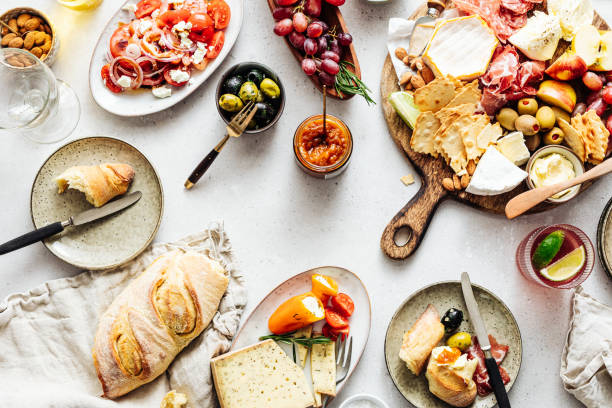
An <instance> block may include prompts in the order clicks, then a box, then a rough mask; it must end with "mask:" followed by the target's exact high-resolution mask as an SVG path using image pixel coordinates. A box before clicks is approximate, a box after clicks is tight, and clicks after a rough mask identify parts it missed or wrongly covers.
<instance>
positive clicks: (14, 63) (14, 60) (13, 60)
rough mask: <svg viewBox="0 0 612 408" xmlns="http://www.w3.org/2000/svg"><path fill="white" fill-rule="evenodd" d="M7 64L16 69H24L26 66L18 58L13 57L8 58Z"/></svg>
mask: <svg viewBox="0 0 612 408" xmlns="http://www.w3.org/2000/svg"><path fill="white" fill-rule="evenodd" d="M6 62H8V63H9V64H10V65H12V66H14V67H24V66H25V65H23V63H22V62H21V61H19V60H18V59H17V57H15V56H12V57H8V58H7V59H6Z"/></svg>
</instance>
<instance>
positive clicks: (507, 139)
mask: <svg viewBox="0 0 612 408" xmlns="http://www.w3.org/2000/svg"><path fill="white" fill-rule="evenodd" d="M497 150H499V152H500V153H501V154H503V155H504V156H505V157H506V158H507V159H508V160H510V161H511V162H512V163H514V164H516V165H517V166H522V165H523V164H525V163H527V160H529V156H530V154H529V149H528V148H527V146H526V145H525V138H524V137H523V133H522V132H512V133H509V134H508V135H506V136H504V137H502V138H501V139H499V140H498V141H497Z"/></svg>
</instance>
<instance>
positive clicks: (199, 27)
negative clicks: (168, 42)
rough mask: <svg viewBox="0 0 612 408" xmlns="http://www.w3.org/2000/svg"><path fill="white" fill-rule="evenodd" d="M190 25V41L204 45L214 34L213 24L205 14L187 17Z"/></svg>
mask: <svg viewBox="0 0 612 408" xmlns="http://www.w3.org/2000/svg"><path fill="white" fill-rule="evenodd" d="M189 22H190V23H191V31H190V32H189V38H190V39H191V40H192V41H199V42H202V43H205V44H208V42H209V41H210V40H211V38H212V37H213V35H214V34H215V28H214V25H215V23H214V22H213V21H212V19H211V18H210V17H208V15H207V14H203V13H198V14H192V15H191V17H189Z"/></svg>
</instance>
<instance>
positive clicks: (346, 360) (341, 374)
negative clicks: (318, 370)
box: [321, 336, 353, 408]
mask: <svg viewBox="0 0 612 408" xmlns="http://www.w3.org/2000/svg"><path fill="white" fill-rule="evenodd" d="M339 339H340V341H337V342H336V385H338V384H340V383H341V382H342V381H344V379H345V378H346V376H347V375H348V372H349V368H351V356H352V355H353V336H351V337H349V338H348V341H347V340H346V337H345V336H340V338H339ZM346 343H348V351H347V350H346V349H347V347H346ZM332 399H333V398H332ZM330 401H331V400H330V398H329V396H326V397H325V400H324V401H323V404H322V405H321V408H325V407H327V404H328V403H329V402H330Z"/></svg>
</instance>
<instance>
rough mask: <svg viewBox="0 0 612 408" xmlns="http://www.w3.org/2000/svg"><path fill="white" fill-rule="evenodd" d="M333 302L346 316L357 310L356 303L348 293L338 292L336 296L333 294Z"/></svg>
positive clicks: (335, 307) (336, 308) (337, 309)
mask: <svg viewBox="0 0 612 408" xmlns="http://www.w3.org/2000/svg"><path fill="white" fill-rule="evenodd" d="M331 304H332V306H333V307H334V309H335V310H336V311H338V312H340V314H342V316H344V317H351V315H352V314H353V312H354V311H355V303H353V299H351V298H350V296H349V295H347V294H346V293H338V294H337V295H336V296H332V298H331Z"/></svg>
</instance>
